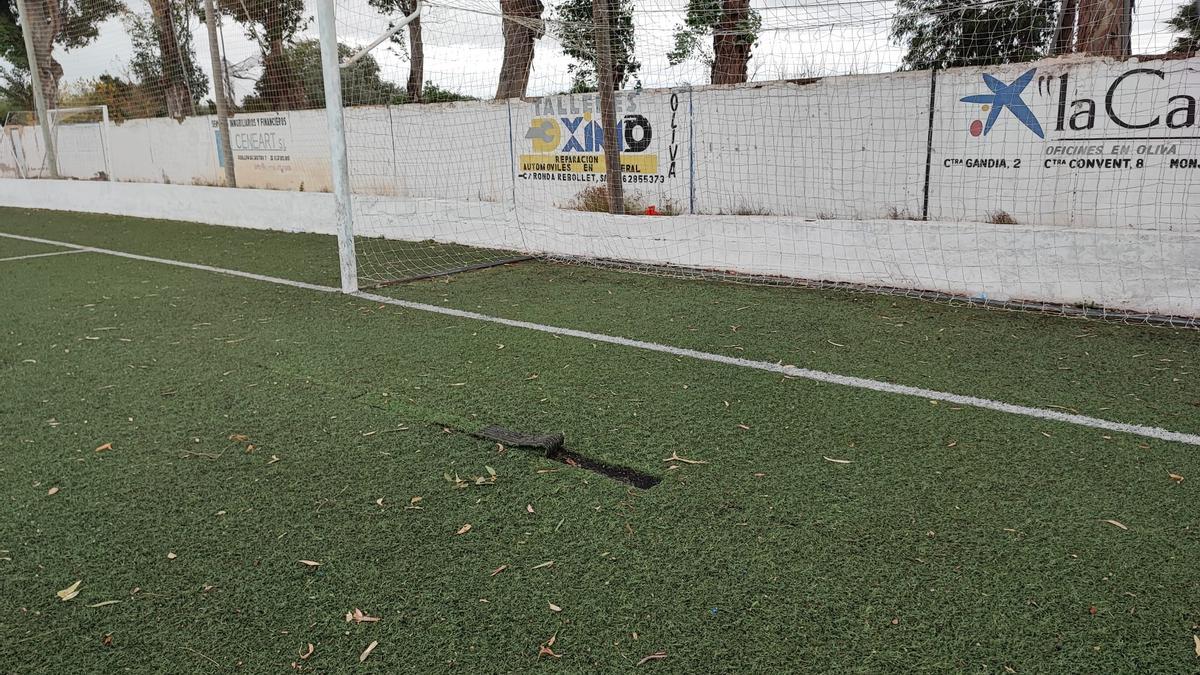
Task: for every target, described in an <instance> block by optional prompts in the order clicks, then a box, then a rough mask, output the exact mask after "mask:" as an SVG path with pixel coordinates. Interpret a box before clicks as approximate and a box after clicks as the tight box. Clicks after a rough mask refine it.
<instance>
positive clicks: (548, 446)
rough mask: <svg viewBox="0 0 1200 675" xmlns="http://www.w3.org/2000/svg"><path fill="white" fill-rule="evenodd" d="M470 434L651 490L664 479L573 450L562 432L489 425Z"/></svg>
mask: <svg viewBox="0 0 1200 675" xmlns="http://www.w3.org/2000/svg"><path fill="white" fill-rule="evenodd" d="M471 435H472V436H475V437H476V438H483V439H486V440H489V441H495V442H497V443H501V444H503V445H506V446H508V447H515V448H537V449H539V450H541V451H543V452H544V453H545V456H546V459H550V460H554V461H556V462H561V463H563V464H566V465H567V466H572V467H575V468H577V469H584V470H586V471H591V472H592V473H597V474H600V475H601V476H604V477H605V478H610V479H612V480H615V481H618V482H620V483H625V484H627V485H632V486H633V487H635V488H639V489H642V490H648V489H650V488H652V487H654V486H655V485H658V484H659V483H661V482H662V479H661V478H659V477H658V476H652V475H650V474H648V473H642V472H641V471H638V470H636V469H631V468H629V467H625V466H618V465H616V464H609V463H608V462H603V461H600V460H598V459H593V458H591V457H588V456H587V455H584V454H583V453H580V452H576V451H574V450H570V449H568V448H566V447H565V446H564V445H563V444H564V443H565V442H566V439H565V438H564V437H563V435H562V434H554V433H551V434H525V433H521V432H519V431H512V430H510V429H504V428H502V427H497V426H489V427H484V428H483V429H480V430H479V431H477V432H475V433H473V434H471Z"/></svg>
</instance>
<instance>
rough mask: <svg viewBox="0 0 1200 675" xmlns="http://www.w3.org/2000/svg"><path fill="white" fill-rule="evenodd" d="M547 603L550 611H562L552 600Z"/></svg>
mask: <svg viewBox="0 0 1200 675" xmlns="http://www.w3.org/2000/svg"><path fill="white" fill-rule="evenodd" d="M547 604H548V605H550V611H551V612H561V611H562V607H559V606H558V605H556V604H554V603H553V602H550V603H547Z"/></svg>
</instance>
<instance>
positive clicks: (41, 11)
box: [21, 0, 63, 110]
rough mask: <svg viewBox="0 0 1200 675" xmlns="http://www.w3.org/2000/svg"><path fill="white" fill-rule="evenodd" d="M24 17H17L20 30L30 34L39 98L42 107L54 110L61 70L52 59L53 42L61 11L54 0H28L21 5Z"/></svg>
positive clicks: (61, 74) (60, 26) (58, 27)
mask: <svg viewBox="0 0 1200 675" xmlns="http://www.w3.org/2000/svg"><path fill="white" fill-rule="evenodd" d="M25 11H27V12H28V13H29V16H28V17H21V26H22V30H28V31H30V33H31V35H30V37H31V38H32V41H33V51H34V60H35V61H37V69H38V77H39V78H40V79H41V83H42V96H43V97H45V99H46V108H47V109H48V110H53V109H55V108H57V107H58V83H59V80H61V79H62V76H63V69H62V65H60V64H59V62H58V61H55V60H54V54H53V52H54V39H55V38H56V37H58V34H59V32H60V31H62V23H63V22H62V10H61V8H60V7H59V4H58V3H57V2H56V1H55V0H29V2H27V3H25Z"/></svg>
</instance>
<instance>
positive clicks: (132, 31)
mask: <svg viewBox="0 0 1200 675" xmlns="http://www.w3.org/2000/svg"><path fill="white" fill-rule="evenodd" d="M167 6H168V8H169V10H170V12H171V23H172V25H174V26H175V27H176V29H175V40H176V43H177V44H178V46H179V54H180V60H181V61H182V63H179V64H169V65H165V64H164V63H163V58H162V56H161V54H160V47H159V34H158V26H157V24H155V22H154V19H153V17H151V16H148V15H144V14H135V13H133V12H127V13H126V14H125V15H124V16H123V17H122V20H123V22H124V24H125V32H126V33H127V34H128V35H129V41H130V42H131V43H133V57H132V58H131V59H130V60H129V70H130V73H131V74H132V75H133V77H134V78H136V80H137V83H138V84H140V85H142V86H145V87H149V88H150V89H152V90H154V91H162V90H163V89H164V88H165V87H166V86H167V83H168V80H169V79H170V78H172V77H174V78H178V79H180V80H182V81H183V83H184V84H185V85H186V86H187V90H188V94H189V95H190V96H191V99H192V104H193V105H196V104H198V103H200V100H201V99H202V98H203V97H204V95H205V94H206V93H207V92H208V76H207V75H205V74H204V71H203V70H201V69H200V66H199V64H198V63H197V61H196V50H195V45H194V44H193V40H192V31H191V28H190V26H189V23H190V20H191V18H192V17H193V16H195V11H196V8H195V7H189V6H188V4H187V2H168V4H167Z"/></svg>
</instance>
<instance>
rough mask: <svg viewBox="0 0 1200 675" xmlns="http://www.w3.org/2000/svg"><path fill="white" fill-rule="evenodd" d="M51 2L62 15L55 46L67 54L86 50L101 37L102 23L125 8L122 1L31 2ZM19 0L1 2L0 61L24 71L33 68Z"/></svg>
mask: <svg viewBox="0 0 1200 675" xmlns="http://www.w3.org/2000/svg"><path fill="white" fill-rule="evenodd" d="M28 1H29V2H31V3H32V2H50V3H53V5H54V7H55V8H56V10H57V11H60V12H61V13H62V28H61V29H60V30H59V31H58V34H56V35H55V36H54V42H55V44H57V45H59V46H61V47H63V48H64V49H66V50H67V51H70V50H72V49H76V48H79V47H83V46H85V45H87V44H89V43H91V42H92V40H95V39H96V37H97V36H98V35H100V24H102V23H104V22H105V21H107V20H108V19H110V18H112V17H113V16H116V15H117V14H118V13H120V12H121V11H122V10H124V9H125V5H124V3H123V2H122V0H28ZM18 21H19V16H18V13H17V3H16V0H0V58H2V59H4V60H5V61H7V62H8V63H9V64H11V65H12V66H14V67H16V68H20V69H21V70H28V69H29V62H28V60H27V59H26V57H25V42H24V37H23V34H22V32H21V26H20V25H19V23H18Z"/></svg>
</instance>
